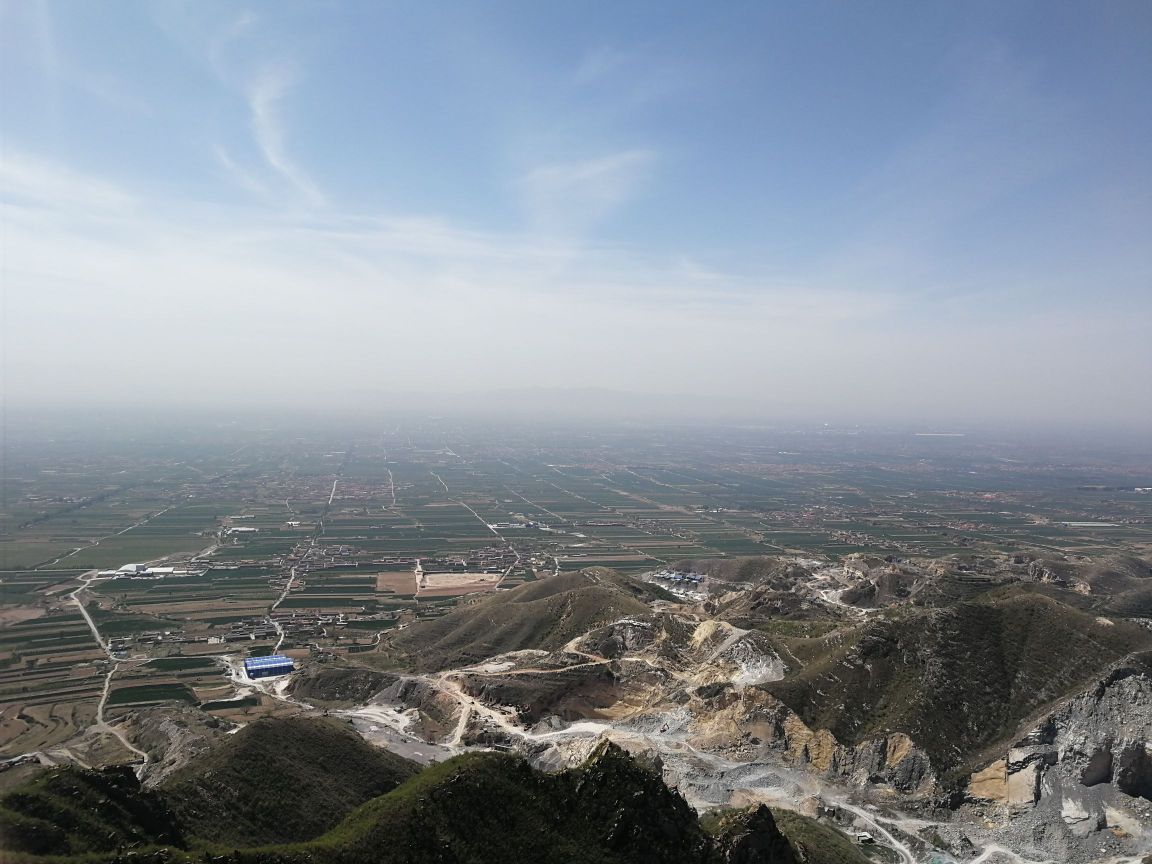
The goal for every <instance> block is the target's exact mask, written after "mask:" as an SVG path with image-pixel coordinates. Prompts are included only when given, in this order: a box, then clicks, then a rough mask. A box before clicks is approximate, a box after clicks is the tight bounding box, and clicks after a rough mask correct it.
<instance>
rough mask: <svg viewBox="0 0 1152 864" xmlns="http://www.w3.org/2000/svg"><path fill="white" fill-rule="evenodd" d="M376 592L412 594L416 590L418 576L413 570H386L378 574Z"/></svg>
mask: <svg viewBox="0 0 1152 864" xmlns="http://www.w3.org/2000/svg"><path fill="white" fill-rule="evenodd" d="M376 590H377V591H379V592H381V593H387V592H393V593H395V594H411V593H413V592H414V591H415V590H416V574H415V573H413V572H412V571H411V570H386V571H384V572H383V573H377V574H376Z"/></svg>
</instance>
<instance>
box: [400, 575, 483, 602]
mask: <svg viewBox="0 0 1152 864" xmlns="http://www.w3.org/2000/svg"><path fill="white" fill-rule="evenodd" d="M499 581H500V574H499V573H425V574H424V576H423V578H422V579H421V582H420V590H419V591H417V592H416V596H417V597H456V596H459V595H461V594H474V593H476V592H477V591H494V590H496V584H497V583H498V582H499Z"/></svg>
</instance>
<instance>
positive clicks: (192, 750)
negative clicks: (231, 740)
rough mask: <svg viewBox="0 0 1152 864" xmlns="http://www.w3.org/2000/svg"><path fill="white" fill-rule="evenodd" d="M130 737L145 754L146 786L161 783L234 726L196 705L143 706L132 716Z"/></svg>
mask: <svg viewBox="0 0 1152 864" xmlns="http://www.w3.org/2000/svg"><path fill="white" fill-rule="evenodd" d="M132 725H133V736H132V737H133V740H134V741H135V742H136V745H137V746H138V747H140V748H141V749H142V750H144V751H145V752H146V753H147V754H148V766H147V773H146V775H145V777H144V784H145V785H146V786H149V787H151V786H155V785H156V784H158V783H161V782H163V781H164V780H165V778H167V777H168V776H169V775H171V774H172V773H173V772H174V771H177V770H179V769H180V768H182V767H184V766H185V765H187V764H188V763H190V762H192V761H193V760H195V759H196V758H197V757H198V756H200V755H201V754H202V753H205V752H207V751H208V750H210V749H211V748H212V746H213V745H214V744H215V743H216V742H218V741H219V740H221V739H222V738H223V737H224V736H225V734H226V733H227V732H229V731H230V730H232V729H234V728H235V726H234V725H233V724H232V723H229V722H228V721H227V720H222V719H220V718H219V717H213V716H212V715H211V714H206V713H204V712H203V711H199V710H197V709H196V708H175V707H168V706H166V707H164V708H147V709H144V710H142V711H139V712H138V713H136V714H135V715H134V716H133V718H132Z"/></svg>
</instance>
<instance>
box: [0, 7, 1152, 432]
mask: <svg viewBox="0 0 1152 864" xmlns="http://www.w3.org/2000/svg"><path fill="white" fill-rule="evenodd" d="M0 10H2V11H0V15H2V19H0V23H2V25H3V26H2V35H0V38H2V40H3V44H2V46H0V47H2V49H3V50H2V52H0V53H2V55H3V56H2V59H0V69H2V74H3V92H4V96H3V99H2V102H3V105H2V110H3V116H2V134H3V138H2V151H0V157H2V164H3V169H2V170H0V195H2V200H3V202H4V210H3V213H4V217H3V220H4V221H3V227H4V247H5V251H4V268H5V272H4V287H5V299H4V307H5V308H4V311H5V323H4V327H5V343H6V347H5V352H6V353H5V366H6V368H7V369H8V385H7V389H8V390H9V392H10V394H11V398H13V399H15V400H17V401H21V400H23V401H29V402H32V401H39V402H42V403H51V402H53V401H60V402H66V401H72V400H76V399H93V398H96V399H106V400H108V401H109V402H117V401H124V400H136V401H142V402H144V403H145V404H156V405H160V404H167V403H170V402H171V401H182V402H186V403H199V402H204V403H209V402H212V401H214V400H220V399H226V398H227V397H225V396H222V395H221V392H220V386H219V382H220V380H221V377H222V376H223V377H226V378H227V379H228V380H231V381H234V382H235V383H236V385H237V386H238V387H239V388H242V389H243V391H244V392H245V394H247V395H246V396H245V397H244V399H245V400H252V399H256V400H257V401H259V400H261V399H263V400H267V401H268V403H269V404H273V403H280V404H288V403H291V402H293V401H295V400H297V399H299V398H300V396H301V394H309V395H311V396H314V397H315V398H333V399H340V398H351V396H350V395H349V394H360V395H363V394H369V395H372V396H373V397H374V398H375V397H379V398H383V399H386V398H391V394H397V393H402V392H408V391H428V392H437V393H443V394H453V393H459V392H465V391H475V390H477V389H482V388H496V387H540V386H547V387H603V388H611V389H617V390H626V391H636V392H642V393H654V394H665V395H667V394H701V395H706V396H708V397H709V398H710V399H713V400H716V401H717V404H721V403H722V404H724V405H727V406H729V407H731V409H732V410H733V411H734V412H745V413H747V414H749V415H750V416H752V415H755V416H771V415H772V414H773V413H780V414H781V415H788V416H810V417H811V418H812V419H818V418H819V417H825V416H827V417H832V418H834V419H837V420H841V419H852V418H854V417H855V418H859V419H861V420H865V421H869V422H871V421H873V420H877V419H885V418H888V419H919V418H924V419H938V420H940V421H941V422H943V421H946V420H954V419H971V420H974V421H980V420H987V419H1001V420H1004V419H1007V420H1009V421H1012V420H1014V419H1015V420H1020V421H1021V422H1023V421H1024V420H1026V419H1027V420H1029V421H1036V420H1039V421H1042V422H1049V421H1054V422H1060V421H1062V420H1067V421H1069V422H1077V421H1079V420H1080V419H1082V417H1083V416H1084V415H1085V414H1091V415H1092V416H1094V417H1096V418H1097V419H1098V420H1099V422H1100V423H1102V424H1104V425H1107V424H1116V425H1126V426H1133V425H1135V426H1141V425H1145V424H1149V425H1152V385H1149V381H1150V380H1152V348H1150V347H1149V344H1150V340H1149V339H1148V338H1147V334H1148V332H1149V330H1150V329H1152V328H1150V326H1149V325H1150V324H1152V243H1149V237H1152V157H1150V155H1149V154H1150V153H1152V147H1150V146H1149V141H1150V140H1152V100H1149V99H1148V98H1147V90H1148V87H1149V85H1150V84H1152V47H1150V46H1152V6H1150V5H1149V4H1147V3H1143V2H1106V3H1059V4H1053V3H1049V2H1036V3H1032V2H995V3H976V2H970V3H934V2H886V3H880V2H852V3H849V2H838V3H823V2H806V3H792V2H758V3H739V2H732V3H724V4H704V3H694V4H688V3H668V2H652V3H636V2H632V3H627V2H625V3H614V4H560V3H542V2H517V3H507V2H504V3H501V2H496V3H484V4H478V3H426V2H410V3H384V2H381V3H366V2H348V3H341V2H313V3H305V2H299V3H271V2H269V3H253V4H248V5H245V4H238V3H213V2H149V3H130V2H118V3H111V4H109V3H96V2H32V0H21V2H9V3H5V4H4V5H3V6H0ZM124 333H140V334H147V336H146V338H147V340H148V342H149V344H152V345H155V346H157V348H156V350H153V351H152V352H151V355H150V357H149V361H148V362H147V363H141V362H140V358H139V357H138V356H136V355H134V354H133V353H132V352H121V351H108V350H107V344H108V340H109V339H112V340H116V339H118V338H122V336H121V335H120V334H124ZM45 334H51V340H52V341H53V342H54V343H56V344H57V346H58V348H57V350H54V351H52V352H50V354H49V355H48V356H45V353H44V352H43V351H42V350H41V349H42V346H43V344H44V336H45ZM31 357H35V358H36V361H35V362H34V363H30V362H28V358H31ZM94 394H95V395H94ZM1072 406H1075V407H1072Z"/></svg>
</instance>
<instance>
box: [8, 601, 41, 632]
mask: <svg viewBox="0 0 1152 864" xmlns="http://www.w3.org/2000/svg"><path fill="white" fill-rule="evenodd" d="M43 614H44V610H43V609H42V608H40V607H39V606H0V627H9V626H11V625H13V624H19V623H20V622H21V621H31V620H32V619H33V618H39V617H41V616H42V615H43Z"/></svg>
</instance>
